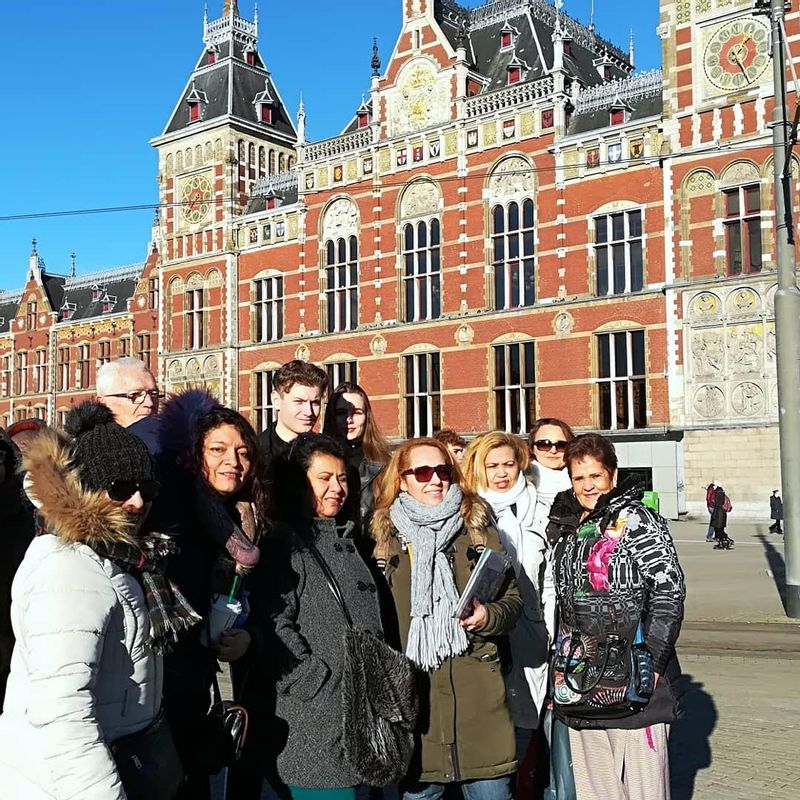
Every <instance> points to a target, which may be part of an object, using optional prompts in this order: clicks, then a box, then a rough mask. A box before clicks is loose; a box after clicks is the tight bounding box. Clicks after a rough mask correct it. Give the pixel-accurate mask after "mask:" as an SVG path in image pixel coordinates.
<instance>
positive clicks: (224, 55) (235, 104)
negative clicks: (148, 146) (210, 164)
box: [162, 3, 297, 140]
mask: <svg viewBox="0 0 800 800" xmlns="http://www.w3.org/2000/svg"><path fill="white" fill-rule="evenodd" d="M203 43H204V45H205V48H204V50H203V53H202V54H201V56H200V58H199V60H198V62H197V65H196V66H195V68H194V71H193V72H192V74H191V76H190V77H189V80H188V81H187V82H186V86H185V87H184V89H183V92H181V96H180V100H179V101H178V104H177V105H176V106H175V109H174V110H173V112H172V115H171V116H170V119H169V122H168V123H167V125H166V127H165V128H164V132H163V134H162V135H163V136H167V135H169V134H174V133H178V132H181V131H183V132H186V131H188V130H189V129H190V128H197V127H203V126H204V125H205V123H208V122H212V121H213V122H214V123H215V124H216V123H219V122H220V121H221V120H227V121H230V122H233V123H236V122H240V123H244V124H246V125H249V126H253V127H256V128H261V129H265V130H269V131H271V132H273V133H277V134H281V135H283V136H285V137H286V138H288V139H290V140H294V139H296V138H297V132H296V130H295V127H294V124H293V123H292V120H291V117H290V115H289V113H288V112H287V110H286V106H285V105H284V103H283V100H282V99H281V97H280V94H279V92H278V89H277V87H276V86H275V84H274V82H273V80H272V76H271V75H270V73H269V70H268V69H267V67H266V64H265V63H264V60H263V59H262V58H261V55H260V53H259V52H258V49H257V48H258V20H257V19H256V20H255V21H254V22H249V21H247V20H245V19H242V18H241V17H240V16H239V14H238V10H237V8H236V4H235V3H233V4H228V3H226V8H225V13H224V14H223V16H222V17H221V18H220V19H218V20H214V21H213V22H209V21H208V18H206V19H205V20H204V23H203ZM265 91H266V92H267V93H268V94H269V96H270V97H271V98H272V101H273V106H272V109H273V110H272V120H271V122H270V123H264V122H261V120H259V119H258V116H257V114H258V112H257V109H256V106H255V105H254V101H255V99H256V96H257V95H259V94H262V93H263V92H265ZM191 100H199V101H200V109H201V113H200V119H199V120H196V121H192V120H190V116H189V102H190V101H191Z"/></svg>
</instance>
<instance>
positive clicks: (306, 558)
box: [243, 519, 383, 789]
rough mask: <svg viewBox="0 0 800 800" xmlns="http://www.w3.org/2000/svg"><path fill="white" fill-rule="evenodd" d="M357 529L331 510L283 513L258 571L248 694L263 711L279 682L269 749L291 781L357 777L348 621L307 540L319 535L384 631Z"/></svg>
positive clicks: (321, 783) (348, 592)
mask: <svg viewBox="0 0 800 800" xmlns="http://www.w3.org/2000/svg"><path fill="white" fill-rule="evenodd" d="M352 530H353V528H352V525H349V524H348V525H346V526H337V524H336V522H335V520H330V519H315V520H313V521H312V520H306V521H301V522H296V523H293V525H291V526H290V525H288V524H285V523H279V524H278V525H277V526H276V528H275V531H274V532H273V533H272V535H271V536H270V537H269V538H268V539H266V540H265V541H264V543H263V545H262V553H263V555H262V559H261V562H260V564H259V568H258V569H257V571H256V575H255V576H254V579H253V589H252V593H251V596H250V601H251V616H250V620H249V621H248V626H247V627H248V629H249V630H250V632H251V635H252V636H253V643H254V645H253V650H254V652H253V653H251V654H250V658H249V661H250V665H249V674H248V677H247V679H246V681H245V685H244V689H243V701H244V702H245V703H246V704H247V703H249V702H252V703H253V704H254V707H255V708H256V709H257V713H259V712H263V710H264V708H265V705H266V704H268V701H267V703H265V695H267V694H268V693H269V690H270V684H271V683H273V682H275V686H276V689H277V693H276V696H275V697H274V718H273V720H272V724H271V725H269V723H268V727H270V728H271V730H269V731H268V732H267V742H266V743H265V745H264V750H263V751H262V753H261V755H262V758H264V759H265V760H268V759H270V758H271V759H273V760H276V762H277V763H276V771H277V776H278V778H279V780H280V781H281V783H283V784H285V785H287V786H298V787H304V788H316V789H324V788H328V789H332V788H343V787H348V786H355V785H356V784H357V783H358V779H357V778H356V776H355V775H354V774H353V773H352V771H351V770H350V768H349V766H348V764H347V762H346V761H345V756H344V751H343V747H342V671H343V668H344V636H345V631H346V629H347V628H346V624H345V622H344V618H343V615H342V613H341V611H340V610H339V608H338V606H337V605H336V603H335V601H334V599H333V595H332V594H331V591H330V589H329V587H328V583H327V581H326V580H325V577H324V574H323V572H322V569H321V568H320V566H319V564H318V563H317V561H316V559H315V558H314V556H313V555H312V554H311V552H310V551H309V548H308V544H307V542H308V541H309V539H311V540H313V541H314V543H315V545H316V547H317V550H318V551H319V552H320V554H321V555H322V557H323V558H324V559H325V561H326V563H327V564H328V566H329V567H330V570H331V572H332V573H333V575H334V576H335V578H336V581H337V583H338V584H339V587H340V588H341V591H342V594H343V596H344V601H345V604H346V605H347V608H348V611H349V612H350V616H351V617H352V619H353V624H354V626H355V627H356V628H358V629H361V630H367V631H371V632H373V633H375V634H376V635H378V636H383V632H382V629H381V620H380V610H379V608H378V594H377V587H376V584H375V581H374V579H373V577H372V575H371V574H370V571H369V569H368V568H367V565H366V564H365V563H364V560H363V559H362V557H361V555H360V553H359V552H358V550H357V548H356V546H355V543H354V541H353V539H352V535H351V534H352ZM267 772H268V773H270V772H272V769H271V768H268V769H267Z"/></svg>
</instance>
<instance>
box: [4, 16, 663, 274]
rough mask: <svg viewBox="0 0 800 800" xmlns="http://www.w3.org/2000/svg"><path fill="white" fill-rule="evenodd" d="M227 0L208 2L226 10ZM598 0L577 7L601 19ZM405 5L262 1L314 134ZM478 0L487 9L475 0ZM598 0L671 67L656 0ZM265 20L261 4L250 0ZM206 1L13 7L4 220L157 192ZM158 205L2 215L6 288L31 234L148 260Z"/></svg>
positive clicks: (92, 251) (276, 54)
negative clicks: (161, 138)
mask: <svg viewBox="0 0 800 800" xmlns="http://www.w3.org/2000/svg"><path fill="white" fill-rule="evenodd" d="M222 2H223V0H208V6H209V16H210V18H212V19H215V18H217V17H218V16H220V13H221V9H222ZM590 3H591V0H566V1H565V3H564V10H565V11H566V12H567V13H568V14H570V16H573V17H575V18H577V19H579V20H581V21H582V22H585V23H587V22H588V21H589V14H590ZM401 4H402V0H345V2H338V3H335V2H331V0H303V1H302V2H285V1H284V0H261V3H260V4H259V16H260V40H259V49H260V51H261V54H262V56H263V58H264V59H265V61H266V63H267V66H268V68H269V69H270V71H271V72H272V75H273V78H274V79H275V81H276V83H277V85H278V88H279V91H280V92H281V95H282V97H283V99H284V101H285V102H286V104H287V105H288V107H289V109H290V111H291V112H292V113H295V112H296V109H297V105H298V101H299V98H300V93H301V92H302V94H303V97H304V100H305V103H306V111H307V114H308V119H307V129H308V136H309V138H311V139H322V138H325V137H328V136H334V135H336V134H337V133H339V132H340V131H341V130H342V128H343V127H344V126H345V125H346V123H347V121H348V120H349V119H350V117H351V116H352V114H353V113H354V111H355V109H356V108H357V107H358V105H359V103H360V100H361V94H362V92H366V91H367V90H368V88H369V79H370V67H369V62H370V58H371V56H372V37H373V36H377V37H378V42H379V46H380V51H381V56H382V57H383V61H384V67H385V66H386V62H387V60H388V58H389V55H390V54H391V51H392V49H393V47H394V44H395V40H396V38H397V35H398V33H399V30H400V20H401V8H402V5H401ZM464 4H465V5H469V6H475V5H481V3H480V2H476V0H469V1H468V2H466V3H464ZM619 6H620V3H619V2H618V0H595V2H594V17H595V24H596V26H597V31H598V33H599V34H600V35H602V36H604V37H605V38H607V39H610V40H611V41H612V42H614V43H615V44H617V45H618V46H619V47H621V48H622V49H625V50H627V46H628V33H629V30H630V28H633V30H634V35H635V40H636V66H637V69H639V70H644V69H652V68H654V67H658V66H660V62H661V54H660V43H659V40H658V37H657V36H656V33H655V29H656V26H657V24H658V3H657V2H655V0H647V2H639V3H631V4H626V6H627V7H626V11H625V14H620V13H619ZM239 11H240V14H241V15H242V16H244V17H245V18H247V19H252V14H253V0H239ZM202 25H203V2H202V0H69V2H63V0H35V1H34V2H28V3H8V4H6V8H5V9H4V11H3V27H4V30H5V32H6V35H5V36H4V38H3V53H4V61H5V62H6V63H8V64H12V65H13V68H12V80H11V81H8V82H6V84H5V86H4V100H5V108H6V114H5V124H4V125H2V126H0V152H2V153H3V156H4V157H3V174H4V177H5V180H4V181H3V184H4V191H3V192H2V193H0V217H4V216H9V215H19V214H31V213H42V212H54V211H70V210H75V209H92V208H110V207H116V206H131V205H141V204H148V203H154V202H156V200H157V192H156V183H155V173H156V157H155V152H154V151H153V149H152V148H151V147H150V145H149V144H148V140H149V139H150V138H152V137H153V136H156V135H158V134H159V133H161V130H162V129H163V126H164V125H165V124H166V121H167V118H168V116H169V114H170V112H171V111H172V108H173V106H174V105H175V103H176V101H177V99H178V97H179V95H180V92H181V89H182V88H183V86H184V84H185V82H186V80H187V78H188V76H189V74H190V73H191V70H192V68H193V67H194V64H195V62H196V60H197V58H198V56H199V54H200V52H201V48H202ZM152 219H153V213H152V211H149V210H147V211H128V212H115V213H108V214H91V215H80V216H67V217H52V218H44V219H42V218H40V219H33V220H16V221H7V220H0V289H11V288H16V287H19V286H21V284H22V281H23V280H24V277H25V269H26V267H27V263H28V256H29V254H30V247H31V244H30V243H31V239H32V238H33V237H36V238H37V239H38V241H39V254H40V256H41V257H42V258H43V259H44V260H45V262H46V264H47V268H48V269H49V270H50V271H51V272H66V271H67V270H68V269H69V255H70V253H71V252H73V251H74V252H75V253H76V254H77V265H78V272H79V273H86V272H90V271H92V270H97V269H104V268H109V267H115V266H121V265H123V264H131V263H135V262H138V261H143V260H144V258H145V256H146V253H147V242H148V240H149V235H150V226H151V223H152Z"/></svg>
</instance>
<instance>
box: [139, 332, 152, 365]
mask: <svg viewBox="0 0 800 800" xmlns="http://www.w3.org/2000/svg"><path fill="white" fill-rule="evenodd" d="M136 358H138V359H139V361H142V362H144V365H145V366H146V367H147V369H149V370H150V371H151V372H152V371H153V366H152V363H151V361H152V354H151V351H150V334H149V333H140V334H138V335H137V336H136Z"/></svg>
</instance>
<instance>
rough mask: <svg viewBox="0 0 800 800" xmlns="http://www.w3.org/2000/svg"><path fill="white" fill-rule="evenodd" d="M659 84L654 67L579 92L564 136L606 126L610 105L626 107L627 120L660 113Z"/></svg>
mask: <svg viewBox="0 0 800 800" xmlns="http://www.w3.org/2000/svg"><path fill="white" fill-rule="evenodd" d="M661 84H662V80H661V70H660V69H655V70H651V71H649V72H641V73H639V74H638V75H631V76H630V77H629V78H624V79H623V80H620V81H609V82H608V83H606V84H604V85H602V86H595V87H592V88H591V89H587V90H585V91H583V92H581V94H580V95H578V101H577V104H576V106H575V112H574V113H573V115H572V119H571V121H570V125H569V129H568V130H567V136H572V135H578V134H581V133H588V132H589V131H594V130H599V129H601V128H607V127H608V126H609V114H610V112H611V110H612V109H613V108H625V109H626V110H627V112H628V113H627V120H626V121H628V122H633V121H635V120H640V119H646V118H647V117H656V116H659V115H661V113H662V112H663V108H664V105H663V100H662V85H661Z"/></svg>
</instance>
